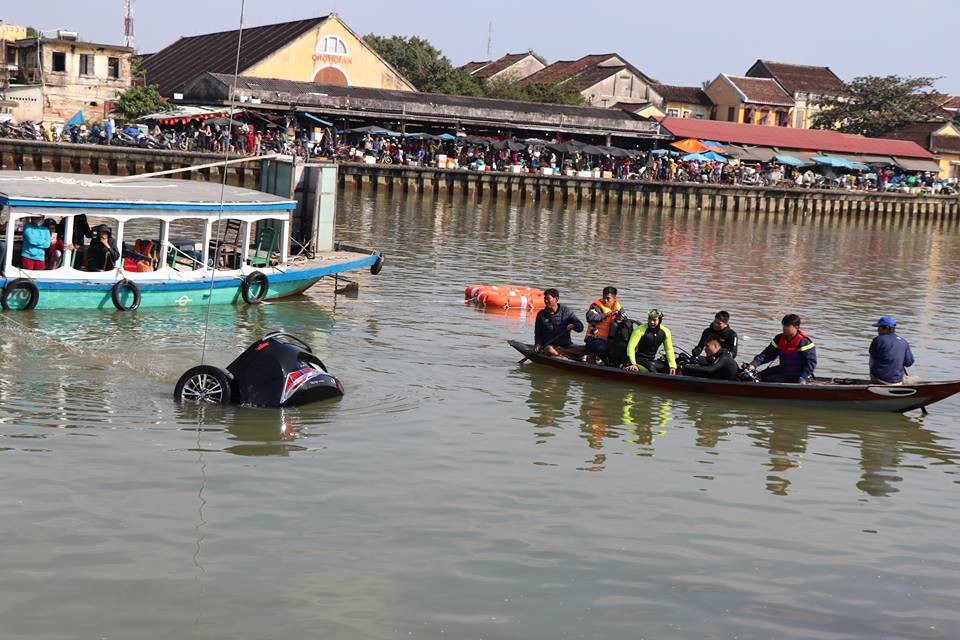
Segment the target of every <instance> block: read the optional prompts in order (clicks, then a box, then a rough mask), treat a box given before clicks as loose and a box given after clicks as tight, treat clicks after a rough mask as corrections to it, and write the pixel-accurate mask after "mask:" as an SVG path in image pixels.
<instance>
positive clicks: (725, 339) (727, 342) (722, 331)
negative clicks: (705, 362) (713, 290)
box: [690, 311, 737, 358]
mask: <svg viewBox="0 0 960 640" xmlns="http://www.w3.org/2000/svg"><path fill="white" fill-rule="evenodd" d="M710 336H716V337H717V339H718V340H719V341H720V347H721V348H723V349H726V350H727V351H729V352H730V355H731V356H732V357H734V358H736V357H737V332H736V331H734V330H733V329H731V328H730V314H729V313H727V312H726V311H717V315H715V316H714V317H713V322H711V323H710V326H709V327H707V328H706V329H704V330H703V333H702V334H701V335H700V342H698V343H697V346H695V347H694V348H693V351H691V352H690V355H692V356H693V357H694V358H696V357H697V356H699V355H700V354H701V353H703V347H704V344H705V343H706V341H707V338H709V337H710Z"/></svg>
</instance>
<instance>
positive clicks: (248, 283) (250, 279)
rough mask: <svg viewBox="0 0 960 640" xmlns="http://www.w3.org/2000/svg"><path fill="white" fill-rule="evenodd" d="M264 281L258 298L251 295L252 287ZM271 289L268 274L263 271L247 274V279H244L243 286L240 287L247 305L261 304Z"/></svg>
mask: <svg viewBox="0 0 960 640" xmlns="http://www.w3.org/2000/svg"><path fill="white" fill-rule="evenodd" d="M259 280H262V283H261V285H260V292H259V293H258V294H257V296H256V297H254V296H251V295H250V287H252V286H253V285H254V284H256V283H257V281H259ZM269 289H270V279H269V278H267V274H265V273H264V272H262V271H252V272H250V273H248V274H247V277H245V278H244V279H243V284H242V285H240V295H242V296H243V301H244V302H246V303H247V304H260V303H261V302H263V300H264V298H266V297H267V291H268V290H269Z"/></svg>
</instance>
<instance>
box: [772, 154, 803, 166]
mask: <svg viewBox="0 0 960 640" xmlns="http://www.w3.org/2000/svg"><path fill="white" fill-rule="evenodd" d="M773 160H774V162H779V163H780V164H785V165H789V166H791V167H802V166H803V165H805V164H806V163H805V162H804V161H803V160H800V159H799V158H794V157H793V156H788V155H786V154H783V153H781V154H779V155H775V156H773Z"/></svg>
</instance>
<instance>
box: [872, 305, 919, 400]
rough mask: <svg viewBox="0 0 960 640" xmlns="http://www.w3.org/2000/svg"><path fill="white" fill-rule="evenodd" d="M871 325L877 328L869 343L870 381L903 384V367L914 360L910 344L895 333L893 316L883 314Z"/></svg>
mask: <svg viewBox="0 0 960 640" xmlns="http://www.w3.org/2000/svg"><path fill="white" fill-rule="evenodd" d="M873 326H875V327H876V328H877V337H876V338H874V339H873V341H872V342H871V343H870V382H873V383H876V384H891V385H899V384H903V379H904V375H905V373H906V371H905V369H906V368H907V367H912V366H913V362H914V360H913V352H911V351H910V345H909V344H908V343H907V341H906V340H904V339H903V338H901V337H900V336H898V335H897V333H896V331H897V321H896V319H895V318H894V317H893V316H883V317H882V318H880V319H879V320H877V321H876V322H874V323H873Z"/></svg>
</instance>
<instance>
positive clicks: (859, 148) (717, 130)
mask: <svg viewBox="0 0 960 640" xmlns="http://www.w3.org/2000/svg"><path fill="white" fill-rule="evenodd" d="M660 124H661V125H662V126H663V128H664V129H666V130H667V131H669V132H670V133H671V134H673V135H674V136H676V137H678V138H700V139H706V140H717V141H719V142H729V143H733V144H745V145H755V146H763V147H778V148H780V149H800V150H810V151H837V152H840V153H859V154H871V155H890V156H902V157H906V158H932V157H933V154H932V153H930V152H929V151H927V150H926V149H924V148H923V147H921V146H920V145H918V144H917V143H915V142H910V141H907V140H891V139H889V138H864V137H862V136H853V135H848V134H845V133H840V132H839V131H825V130H821V129H792V128H789V127H765V126H761V125H755V124H738V123H736V122H723V121H719V120H697V119H695V118H662V119H661V120H660Z"/></svg>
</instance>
